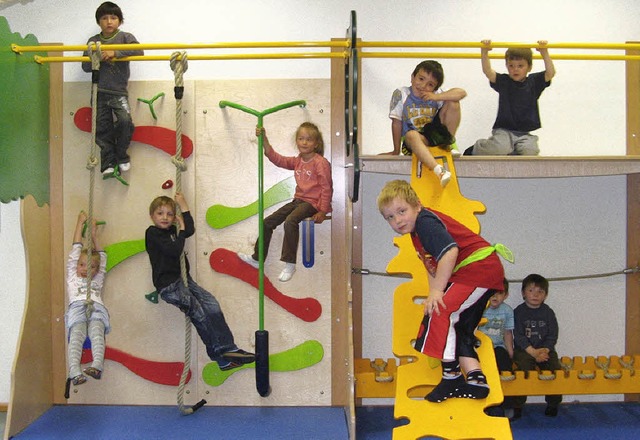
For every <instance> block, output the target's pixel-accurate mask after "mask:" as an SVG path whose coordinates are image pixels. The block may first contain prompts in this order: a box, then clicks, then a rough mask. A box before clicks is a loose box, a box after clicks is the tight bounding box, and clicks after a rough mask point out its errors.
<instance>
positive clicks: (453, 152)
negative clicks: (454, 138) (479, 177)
mask: <svg viewBox="0 0 640 440" xmlns="http://www.w3.org/2000/svg"><path fill="white" fill-rule="evenodd" d="M460 156H462V153H461V152H460V150H458V149H457V148H451V157H460Z"/></svg>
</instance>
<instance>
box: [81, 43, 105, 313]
mask: <svg viewBox="0 0 640 440" xmlns="http://www.w3.org/2000/svg"><path fill="white" fill-rule="evenodd" d="M94 44H95V46H94ZM94 47H95V48H94ZM88 53H89V58H90V59H91V149H90V152H89V158H88V160H87V169H88V170H89V209H88V212H87V228H86V229H87V230H88V231H89V234H88V235H89V238H88V240H85V242H86V248H87V297H86V299H85V304H86V306H87V308H86V314H87V319H88V318H89V316H91V314H92V313H93V300H92V299H91V272H92V270H93V258H92V256H93V239H92V236H91V234H92V232H93V193H94V190H95V184H96V167H97V166H98V158H97V157H96V151H97V144H96V121H97V119H98V117H97V114H98V82H99V80H100V60H101V59H102V51H101V50H100V42H99V41H98V42H96V43H89V44H88Z"/></svg>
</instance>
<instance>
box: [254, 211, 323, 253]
mask: <svg viewBox="0 0 640 440" xmlns="http://www.w3.org/2000/svg"><path fill="white" fill-rule="evenodd" d="M317 212H318V210H317V209H316V208H314V207H313V206H312V205H311V204H310V203H309V202H305V201H302V200H300V199H293V200H292V201H291V202H289V203H287V204H286V205H284V206H282V207H281V208H280V209H278V210H277V211H276V212H274V213H273V214H271V215H270V216H268V217H267V218H265V219H264V223H263V226H264V227H263V235H262V236H263V240H264V259H265V260H266V259H267V254H268V253H269V243H271V236H272V235H273V231H274V230H275V229H276V228H277V227H278V225H280V224H282V223H284V239H283V242H282V255H281V257H280V260H281V261H284V262H285V263H293V264H295V263H296V259H297V256H298V242H299V241H300V222H301V221H302V220H304V219H305V218H308V217H311V216H313V215H314V214H315V213H317ZM258 245H259V241H256V245H255V246H254V250H253V255H252V258H253V259H254V260H256V261H258Z"/></svg>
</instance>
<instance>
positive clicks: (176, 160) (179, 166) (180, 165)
mask: <svg viewBox="0 0 640 440" xmlns="http://www.w3.org/2000/svg"><path fill="white" fill-rule="evenodd" d="M171 162H172V163H173V164H174V165H175V167H176V170H177V171H179V172H183V171H186V170H187V164H185V163H184V159H183V158H182V157H178V156H173V157H172V158H171Z"/></svg>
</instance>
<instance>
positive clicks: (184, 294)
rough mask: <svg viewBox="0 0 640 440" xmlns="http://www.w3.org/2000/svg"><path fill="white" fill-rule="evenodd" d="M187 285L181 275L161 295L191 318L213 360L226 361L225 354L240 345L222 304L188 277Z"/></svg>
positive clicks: (161, 291)
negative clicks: (234, 337) (232, 332)
mask: <svg viewBox="0 0 640 440" xmlns="http://www.w3.org/2000/svg"><path fill="white" fill-rule="evenodd" d="M188 284H189V287H185V286H184V283H183V282H182V278H179V279H177V280H176V281H174V282H173V283H172V284H170V285H168V286H167V287H165V288H164V289H162V290H160V292H159V293H160V297H161V298H162V299H163V300H164V301H166V302H168V303H169V304H173V305H174V306H176V307H178V308H179V309H180V310H182V312H183V313H184V314H185V315H187V316H188V317H189V319H190V320H191V323H192V324H193V325H194V327H195V328H196V330H197V331H198V334H199V335H200V339H202V342H203V343H204V345H205V346H206V347H207V354H208V355H209V357H210V358H211V360H212V361H216V362H218V360H220V361H222V362H225V361H224V360H223V359H222V355H223V354H224V353H226V352H228V351H231V350H235V349H237V348H238V347H237V346H236V344H235V343H234V342H233V334H231V329H229V326H228V325H227V321H225V319H224V315H223V313H222V309H221V308H220V304H219V303H218V300H216V299H215V297H214V296H213V295H212V294H211V293H209V292H207V291H206V290H204V289H203V288H202V287H200V286H198V284H196V282H195V281H193V279H191V277H189V278H188Z"/></svg>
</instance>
